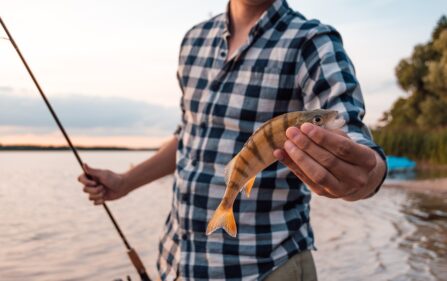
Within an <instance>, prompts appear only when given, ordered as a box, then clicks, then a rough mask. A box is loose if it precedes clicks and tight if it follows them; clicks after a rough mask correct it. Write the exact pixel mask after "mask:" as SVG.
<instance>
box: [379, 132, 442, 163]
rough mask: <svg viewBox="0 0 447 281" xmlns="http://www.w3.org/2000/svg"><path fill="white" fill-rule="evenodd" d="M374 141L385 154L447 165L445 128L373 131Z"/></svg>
mask: <svg viewBox="0 0 447 281" xmlns="http://www.w3.org/2000/svg"><path fill="white" fill-rule="evenodd" d="M372 133H373V136H374V140H375V141H376V143H377V144H379V145H380V146H382V147H383V149H384V150H385V153H386V154H389V155H396V156H405V157H408V158H411V159H413V160H416V161H423V162H428V163H431V164H447V128H442V129H436V130H424V129H414V128H401V129H386V128H385V129H378V130H373V132H372Z"/></svg>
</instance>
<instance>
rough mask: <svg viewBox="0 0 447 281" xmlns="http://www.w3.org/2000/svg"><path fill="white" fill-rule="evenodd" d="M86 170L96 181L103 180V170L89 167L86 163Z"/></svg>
mask: <svg viewBox="0 0 447 281" xmlns="http://www.w3.org/2000/svg"><path fill="white" fill-rule="evenodd" d="M84 169H85V171H86V172H87V175H89V176H92V177H93V178H95V179H99V180H101V178H102V176H103V170H101V169H95V168H92V167H90V166H89V165H87V163H84Z"/></svg>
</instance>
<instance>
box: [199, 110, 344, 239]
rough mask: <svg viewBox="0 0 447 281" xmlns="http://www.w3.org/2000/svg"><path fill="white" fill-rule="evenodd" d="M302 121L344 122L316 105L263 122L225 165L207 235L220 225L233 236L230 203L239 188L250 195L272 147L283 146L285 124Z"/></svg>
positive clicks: (270, 160)
mask: <svg viewBox="0 0 447 281" xmlns="http://www.w3.org/2000/svg"><path fill="white" fill-rule="evenodd" d="M305 122H309V123H313V124H315V125H318V126H321V127H324V128H327V129H338V128H341V127H342V126H343V125H344V123H345V122H344V120H343V119H341V118H338V112H337V111H334V110H324V109H317V110H312V111H296V112H290V113H286V114H283V115H279V116H277V117H275V118H273V119H271V120H269V121H267V122H265V123H264V124H262V125H261V126H260V127H259V128H258V129H257V130H256V131H255V132H254V133H253V135H251V136H250V138H249V139H248V140H247V142H246V143H245V144H244V147H243V148H242V150H241V151H240V152H239V153H238V154H237V155H236V156H235V157H234V158H233V159H232V160H231V161H230V163H229V164H228V165H227V167H226V169H225V182H226V185H227V188H226V190H225V194H224V196H223V198H222V201H221V202H220V204H219V206H218V207H217V209H216V211H215V213H214V215H213V217H212V218H211V220H210V221H209V223H208V227H207V230H206V234H207V235H210V234H211V233H213V232H214V231H215V230H217V229H219V228H223V229H224V230H225V231H226V232H227V233H228V234H229V235H231V236H232V237H236V234H237V228H236V221H235V220H234V214H233V203H234V201H235V200H236V197H237V196H238V194H239V192H241V191H242V190H245V194H246V196H247V198H248V197H250V191H251V188H252V187H253V183H254V181H255V178H256V174H258V173H259V172H260V171H262V170H263V169H265V168H266V167H268V166H269V165H271V164H273V163H274V162H275V161H276V158H275V157H274V156H273V151H274V150H276V149H280V148H283V146H284V142H285V141H286V138H287V137H286V130H287V128H289V127H292V126H297V127H299V126H300V125H301V124H303V123H305Z"/></svg>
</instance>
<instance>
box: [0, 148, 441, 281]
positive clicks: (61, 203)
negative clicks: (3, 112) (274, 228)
mask: <svg viewBox="0 0 447 281" xmlns="http://www.w3.org/2000/svg"><path fill="white" fill-rule="evenodd" d="M151 153H152V152H81V156H82V157H83V159H84V160H85V161H86V162H88V163H89V164H91V165H92V166H94V167H95V166H96V167H103V168H108V169H111V170H115V171H125V170H127V169H128V168H129V167H130V165H132V164H137V163H138V162H140V161H142V160H144V159H146V158H147V157H149V156H150V155H151ZM79 173H80V168H79V167H78V166H77V163H76V161H75V158H74V156H73V155H72V154H71V153H70V152H1V153H0V206H1V208H0V280H2V281H3V280H8V281H9V280H11V281H16V280H17V281H18V280H20V281H23V280H45V281H51V280H58V281H60V280H114V279H117V278H123V279H125V277H126V276H127V275H130V276H131V277H132V279H133V280H138V278H137V276H136V274H135V273H134V269H133V267H132V266H131V264H130V262H129V261H128V258H127V255H126V253H125V248H124V246H123V244H122V242H121V240H120V239H119V236H118V235H117V233H116V232H115V230H114V228H113V226H112V224H111V223H110V221H109V219H108V218H107V216H106V214H105V212H104V210H103V208H102V207H93V206H92V205H91V204H90V202H89V201H88V200H87V199H86V196H85V194H84V193H83V192H81V186H80V184H79V183H78V182H77V181H76V177H77V175H78V174H79ZM171 184H172V177H166V178H163V179H161V180H159V181H157V182H154V183H152V184H150V185H148V186H146V187H143V188H141V189H140V190H137V191H136V192H133V193H131V194H129V196H127V197H126V198H123V199H122V200H119V201H117V202H111V203H109V207H110V208H111V209H112V212H113V213H114V215H115V217H116V218H117V220H118V222H119V223H120V225H121V227H122V229H123V231H124V233H125V234H126V235H127V237H128V240H129V242H130V243H131V244H132V246H133V247H134V248H135V249H136V250H137V251H138V252H139V254H140V256H141V258H142V259H143V262H144V263H145V265H146V267H147V269H148V270H149V272H150V273H151V274H152V275H154V272H155V260H156V254H157V245H158V237H159V235H160V231H161V229H162V226H163V223H164V220H165V218H166V214H167V212H168V209H169V203H170V200H171V195H172V194H171ZM311 222H312V225H313V228H314V230H315V235H316V246H317V248H318V251H316V252H314V257H315V261H316V264H317V269H318V275H319V279H320V280H323V281H325V280H331V281H337V280H340V281H342V280H343V281H349V280H352V281H354V280H355V281H358V280H374V281H375V280H396V281H397V280H405V281H406V280H414V281H425V280H427V281H429V280H447V198H446V197H439V196H434V195H427V194H419V193H411V192H407V191H405V190H400V189H392V188H383V189H382V190H381V191H380V192H379V193H378V194H377V195H376V196H375V197H374V198H372V199H369V200H364V201H360V202H354V203H351V202H344V201H341V200H331V199H325V198H321V197H318V196H314V197H313V199H312V212H311Z"/></svg>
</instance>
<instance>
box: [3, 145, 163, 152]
mask: <svg viewBox="0 0 447 281" xmlns="http://www.w3.org/2000/svg"><path fill="white" fill-rule="evenodd" d="M76 149H78V150H84V151H154V150H157V149H158V148H157V147H140V148H131V147H121V146H76ZM65 150H70V147H68V146H39V145H0V152H1V151H65Z"/></svg>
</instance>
